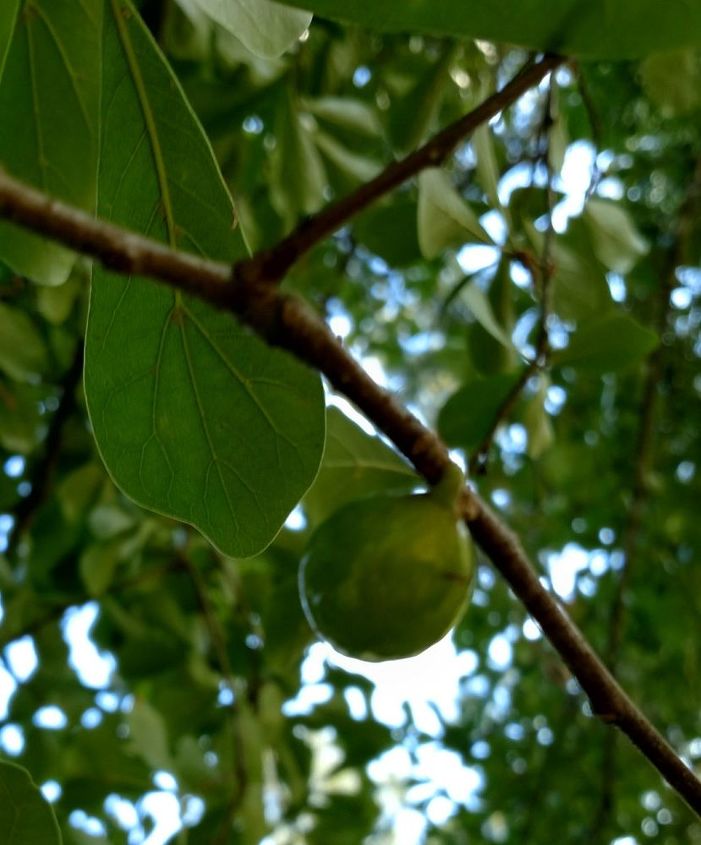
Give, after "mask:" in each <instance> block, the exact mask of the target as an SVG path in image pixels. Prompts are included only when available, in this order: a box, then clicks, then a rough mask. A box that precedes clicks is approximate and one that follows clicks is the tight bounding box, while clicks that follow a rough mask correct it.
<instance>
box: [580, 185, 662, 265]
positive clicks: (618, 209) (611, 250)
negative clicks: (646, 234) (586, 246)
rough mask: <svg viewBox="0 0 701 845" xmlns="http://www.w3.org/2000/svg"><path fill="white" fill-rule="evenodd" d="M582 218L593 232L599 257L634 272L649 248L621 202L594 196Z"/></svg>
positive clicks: (593, 243) (609, 263) (603, 260)
mask: <svg viewBox="0 0 701 845" xmlns="http://www.w3.org/2000/svg"><path fill="white" fill-rule="evenodd" d="M582 219H583V220H584V222H585V223H586V224H587V226H588V227H589V230H590V232H591V238H592V247H593V249H594V252H595V254H596V257H597V258H598V259H599V261H601V263H602V264H603V265H604V266H605V267H608V268H609V269H610V270H614V271H615V272H616V273H628V272H630V270H632V268H633V267H634V265H635V263H636V262H637V261H638V260H639V259H640V258H641V256H643V255H645V253H646V252H647V251H648V249H649V247H648V244H647V241H646V240H645V238H643V236H642V235H641V234H640V232H639V231H638V230H637V229H636V227H635V224H634V223H633V221H632V220H631V217H630V214H628V212H627V211H626V209H625V208H623V207H622V206H621V205H620V203H615V202H611V201H609V200H600V199H590V200H589V202H588V203H587V205H586V207H585V209H584V214H583V215H582Z"/></svg>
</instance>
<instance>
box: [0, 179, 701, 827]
mask: <svg viewBox="0 0 701 845" xmlns="http://www.w3.org/2000/svg"><path fill="white" fill-rule="evenodd" d="M0 216H4V217H7V218H9V219H12V220H14V221H15V222H19V223H21V224H22V225H24V226H25V227H26V228H29V229H31V230H32V231H34V232H35V233H38V234H43V235H47V236H51V237H53V238H55V239H58V240H59V241H61V242H62V243H63V244H64V245H65V246H72V247H76V246H78V245H82V246H81V249H82V251H83V252H84V253H85V254H87V255H90V256H92V257H93V258H96V259H98V260H103V259H104V261H105V263H106V264H107V265H108V266H109V267H111V268H112V269H115V267H119V268H120V270H121V272H123V273H127V274H130V273H132V274H134V273H140V274H141V275H149V277H150V278H152V279H153V280H154V281H159V282H162V283H166V284H169V285H171V286H173V287H177V288H179V289H180V290H184V291H186V292H188V293H191V294H192V295H195V296H198V297H199V298H200V299H202V300H205V301H207V302H209V303H210V304H211V305H213V306H215V307H217V308H220V309H222V310H229V311H230V312H231V313H233V314H235V315H236V316H237V317H238V318H239V319H240V320H242V321H243V322H245V323H247V324H248V325H249V326H250V327H251V328H253V329H254V330H255V331H257V332H258V333H259V334H260V335H261V336H262V337H263V338H264V339H265V340H267V341H268V342H269V343H270V344H271V345H274V346H278V347H281V348H283V349H287V350H288V351H289V352H292V353H293V354H294V355H296V356H297V357H298V358H299V359H300V360H302V361H305V362H306V363H307V364H310V365H311V366H312V367H314V368H316V369H318V370H319V371H320V372H322V373H324V375H326V377H327V378H328V379H329V381H330V382H331V383H332V384H333V386H334V387H336V388H337V389H339V390H340V391H342V392H343V393H344V394H345V395H346V396H347V397H348V398H349V399H350V400H351V401H353V402H355V404H356V405H357V406H358V407H359V408H360V409H361V410H362V411H363V412H364V413H365V414H366V416H367V417H368V419H370V420H371V421H372V422H373V423H374V424H375V425H376V426H377V427H378V428H379V429H380V430H381V431H383V432H384V433H385V434H386V435H387V436H388V437H389V438H390V439H391V440H392V441H393V442H394V444H395V445H396V446H397V448H398V449H399V450H400V451H401V452H402V453H403V454H404V455H405V456H406V457H407V458H409V460H410V461H411V462H412V463H413V464H414V466H415V467H416V469H417V470H418V471H419V472H420V473H421V474H422V475H423V476H424V477H425V478H426V480H427V481H429V483H432V484H433V483H436V482H437V481H439V480H440V478H441V477H442V475H443V473H444V472H445V471H446V469H447V468H448V467H449V465H450V457H449V455H448V451H447V449H446V447H445V445H444V444H443V442H442V441H441V440H440V439H439V438H438V436H437V435H436V434H435V433H434V432H432V431H430V430H429V429H427V428H425V427H424V426H423V425H422V424H421V422H419V420H418V419H417V418H416V417H414V416H413V415H412V414H411V413H410V412H409V411H408V410H407V409H406V408H404V407H402V406H401V405H400V404H398V403H397V401H396V400H395V398H394V397H393V396H392V395H391V394H389V393H388V392H387V391H385V390H383V389H382V388H381V387H379V385H377V384H375V383H374V382H373V381H372V379H371V378H370V377H369V376H368V375H367V373H366V372H365V371H364V370H363V369H362V367H360V365H359V364H358V363H357V362H356V361H355V360H354V359H353V358H352V357H351V356H350V355H349V353H348V352H347V351H346V350H345V349H344V348H343V347H342V346H341V345H340V344H339V342H338V340H337V338H336V337H335V336H334V335H333V334H332V333H331V331H330V330H329V328H328V327H327V326H326V324H325V323H324V322H323V321H322V320H320V318H319V317H318V316H317V315H316V314H315V313H314V312H313V311H312V310H311V309H310V308H309V307H308V306H307V305H306V304H304V303H303V302H301V301H300V300H298V299H297V298H295V297H294V296H292V295H290V294H286V293H284V292H282V291H279V290H277V289H275V288H273V287H272V286H271V285H265V284H263V283H261V282H260V280H257V281H256V282H251V280H250V279H248V280H247V279H246V278H245V276H243V277H241V278H238V277H236V276H235V283H234V284H229V285H227V284H221V280H222V276H223V275H224V276H225V277H228V276H229V275H230V269H229V268H228V267H227V265H225V264H221V263H218V262H213V261H207V260H203V259H193V257H192V256H190V255H187V254H184V253H181V252H177V251H172V250H169V249H168V248H166V247H163V246H162V245H161V244H158V243H156V242H154V241H150V240H149V239H147V238H143V237H141V236H138V235H134V234H133V233H131V232H128V231H126V230H123V229H119V228H118V227H116V226H113V225H111V224H110V225H109V226H107V225H105V224H104V223H103V222H102V221H99V220H95V219H93V218H90V217H89V216H88V215H85V214H82V213H81V212H78V211H77V210H75V209H72V208H70V207H68V206H66V205H65V204H63V203H60V202H57V201H54V200H51V199H50V198H49V197H47V196H45V195H43V194H41V193H40V192H38V191H36V190H35V189H33V188H29V187H28V186H26V185H23V184H22V183H20V182H18V181H16V180H14V179H12V178H10V177H9V176H7V175H5V174H2V173H0ZM64 231H66V232H67V233H68V236H67V237H66V238H64V239H62V238H61V234H62V233H63V232H64ZM461 512H462V515H463V518H464V519H465V522H466V523H467V524H468V526H469V528H470V531H471V532H472V535H473V537H474V539H475V541H476V542H477V544H478V545H479V546H480V548H481V549H482V550H483V551H484V553H485V554H486V555H487V557H488V558H489V559H490V560H491V561H492V563H493V564H494V566H495V567H496V568H497V569H498V570H499V572H501V574H502V575H503V577H504V578H505V579H506V581H507V582H508V584H509V585H510V586H511V589H512V590H513V592H514V593H515V595H516V596H518V598H519V599H520V600H521V602H522V603H523V604H524V605H525V607H526V609H527V610H528V612H529V613H530V614H531V616H532V617H533V618H534V619H535V620H536V622H537V623H538V624H539V625H540V627H541V628H542V630H543V632H544V633H545V635H546V637H547V638H548V639H549V640H550V642H551V643H552V645H553V646H554V648H555V649H556V650H557V651H558V652H559V654H560V656H561V657H562V659H563V660H564V661H565V663H566V664H567V666H568V667H569V669H570V671H571V672H572V674H573V675H574V676H575V678H576V679H577V680H578V681H579V684H580V686H581V687H582V689H583V690H584V692H585V693H586V694H587V695H588V696H589V699H590V701H591V705H592V711H593V712H594V713H595V714H596V715H597V716H598V717H599V718H601V719H602V720H604V721H605V722H608V723H611V724H614V725H616V726H617V727H618V728H619V729H620V730H621V731H623V733H625V734H626V735H627V736H628V738H629V739H630V740H631V742H632V743H633V744H634V745H635V746H636V747H637V748H639V750H640V751H641V752H642V754H643V755H644V756H645V757H646V758H647V759H648V760H649V761H650V762H651V763H652V765H653V766H654V767H655V768H656V769H657V770H658V772H659V773H660V774H661V775H662V776H663V777H665V778H666V780H667V781H668V783H669V784H670V786H672V788H673V789H675V790H676V791H677V792H678V793H679V795H680V796H682V797H683V798H684V799H685V800H686V801H687V803H688V804H689V806H690V807H691V808H692V809H693V810H694V811H695V812H696V813H697V814H699V815H701V782H700V781H699V780H698V779H697V778H696V776H695V775H694V773H693V772H692V771H691V770H690V769H689V768H687V766H686V765H685V764H684V763H683V762H682V760H681V759H680V758H679V756H678V755H677V754H676V752H675V751H674V749H673V748H672V747H671V746H670V745H669V743H667V742H666V740H665V739H664V738H663V737H662V735H661V734H660V733H659V732H658V731H657V730H656V729H655V728H654V727H653V725H652V724H651V723H650V722H649V721H648V720H647V719H646V718H645V716H644V715H643V713H642V712H641V711H640V710H639V709H638V707H636V705H635V704H634V703H633V702H632V701H631V700H630V698H629V697H628V696H627V695H626V693H625V692H624V691H623V689H622V688H621V686H620V685H619V684H618V682H617V681H616V679H615V678H614V677H613V676H612V675H611V673H610V672H609V671H608V670H607V669H606V667H605V666H604V665H603V663H602V662H601V660H600V659H599V658H598V656H597V655H596V653H595V652H594V650H593V649H592V647H591V646H590V645H589V643H588V642H587V640H586V639H585V638H584V637H583V635H582V633H581V632H580V630H579V629H578V628H577V627H576V625H575V624H574V623H573V622H572V620H571V619H570V618H569V617H568V616H567V614H566V612H565V611H564V609H563V608H562V607H561V606H560V605H559V603H558V602H557V601H556V600H555V599H554V598H553V596H552V595H551V594H550V593H549V592H548V591H547V590H546V589H545V588H544V587H543V585H542V584H541V582H540V578H539V577H538V574H537V573H536V571H535V569H534V568H533V566H532V564H531V563H530V561H529V560H528V556H527V555H526V553H525V551H524V550H523V548H522V547H521V544H520V542H519V541H518V539H517V537H516V536H515V535H514V534H513V532H512V531H511V530H510V529H509V528H507V527H506V525H504V524H503V523H502V522H501V521H500V520H499V519H497V517H496V516H495V515H494V514H493V513H492V511H491V510H490V509H489V508H488V507H487V506H486V505H485V504H484V502H482V501H481V500H480V499H479V497H478V496H477V495H476V494H475V493H474V492H473V491H471V490H469V489H467V488H465V489H464V490H463V494H462V498H461Z"/></svg>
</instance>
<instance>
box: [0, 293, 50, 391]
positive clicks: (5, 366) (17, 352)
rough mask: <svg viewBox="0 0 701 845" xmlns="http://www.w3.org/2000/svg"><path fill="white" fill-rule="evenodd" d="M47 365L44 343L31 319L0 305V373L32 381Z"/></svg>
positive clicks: (16, 309) (14, 309) (18, 310)
mask: <svg viewBox="0 0 701 845" xmlns="http://www.w3.org/2000/svg"><path fill="white" fill-rule="evenodd" d="M47 361H48V357H47V354H46V346H45V344H44V340H43V338H42V337H41V335H40V334H39V332H38V331H37V328H36V326H35V325H34V323H33V322H32V320H31V318H30V317H29V316H28V315H27V313H26V312H25V311H20V309H19V308H12V307H11V306H9V305H5V304H4V303H2V302H0V370H3V371H4V372H6V373H7V374H8V375H9V376H12V378H14V379H17V380H18V381H36V380H37V379H38V378H39V377H40V375H41V373H42V372H43V370H44V368H45V367H46V363H47Z"/></svg>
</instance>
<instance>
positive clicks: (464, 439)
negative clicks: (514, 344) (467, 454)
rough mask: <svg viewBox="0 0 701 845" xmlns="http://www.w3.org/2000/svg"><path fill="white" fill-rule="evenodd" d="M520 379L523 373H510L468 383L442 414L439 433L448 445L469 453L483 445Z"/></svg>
mask: <svg viewBox="0 0 701 845" xmlns="http://www.w3.org/2000/svg"><path fill="white" fill-rule="evenodd" d="M519 378H520V374H519V373H506V374H504V375H498V376H492V377H491V378H480V379H474V380H473V381H470V382H467V384H464V385H463V386H462V387H461V388H460V390H458V391H457V393H454V394H453V395H452V396H451V397H450V399H448V401H447V402H446V403H445V405H444V406H443V407H442V408H441V411H440V414H439V415H438V431H439V433H440V435H441V437H442V438H443V439H444V440H445V442H446V443H447V444H448V445H449V446H456V447H459V448H462V449H466V450H467V451H471V450H472V449H475V448H476V447H477V446H479V445H480V444H481V443H482V441H483V440H484V438H485V437H486V436H487V434H488V433H489V431H490V430H491V428H492V426H493V425H494V420H495V419H496V417H497V415H498V413H499V410H500V408H501V407H502V405H503V404H504V402H505V401H506V398H507V396H508V395H509V394H510V393H511V391H512V390H513V389H514V386H515V385H516V384H517V383H518V380H519Z"/></svg>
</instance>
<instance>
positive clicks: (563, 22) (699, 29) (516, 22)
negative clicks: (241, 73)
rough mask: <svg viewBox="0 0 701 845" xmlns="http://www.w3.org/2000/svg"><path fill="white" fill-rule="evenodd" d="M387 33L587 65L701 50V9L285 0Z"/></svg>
mask: <svg viewBox="0 0 701 845" xmlns="http://www.w3.org/2000/svg"><path fill="white" fill-rule="evenodd" d="M283 2H285V3H286V4H287V5H289V6H303V7H305V8H307V9H310V10H311V11H312V12H314V13H315V14H318V15H322V16H324V17H328V18H333V19H336V20H340V21H347V22H349V23H357V24H360V25H361V26H365V27H367V28H369V29H377V30H380V31H381V32H424V33H430V34H433V35H449V36H452V37H458V36H466V37H468V38H482V39H486V40H488V41H497V42H509V43H511V44H518V45H520V46H522V47H528V48H530V49H533V50H547V51H550V52H555V53H562V54H565V55H578V56H582V57H585V58H611V59H619V58H620V59H622V58H632V57H635V56H642V55H645V54H646V53H652V52H655V51H657V50H671V49H673V48H675V47H682V46H687V45H693V44H697V45H698V44H701V5H699V4H698V3H688V2H686V0H672V2H668V3H660V2H659V0H615V2H614V0H537V2H529V3H523V2H522V0H502V2H501V3H486V2H484V0H412V2H411V3H398V2H397V0H354V2H352V3H349V2H348V0H283Z"/></svg>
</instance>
